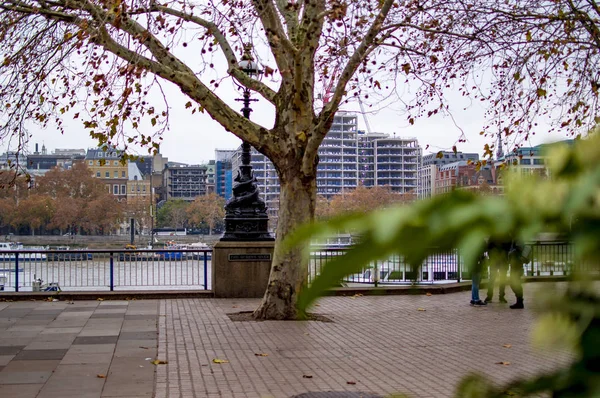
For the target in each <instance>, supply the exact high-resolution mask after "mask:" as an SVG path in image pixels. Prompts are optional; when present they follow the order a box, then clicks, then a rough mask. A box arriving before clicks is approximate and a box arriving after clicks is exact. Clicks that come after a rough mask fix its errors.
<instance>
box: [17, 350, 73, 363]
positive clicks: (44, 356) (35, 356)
mask: <svg viewBox="0 0 600 398" xmlns="http://www.w3.org/2000/svg"><path fill="white" fill-rule="evenodd" d="M67 351H68V350H67V349H48V350H23V351H21V352H19V353H18V354H17V356H16V357H15V358H14V359H13V361H25V360H52V359H63V357H64V356H65V354H66V353H67Z"/></svg>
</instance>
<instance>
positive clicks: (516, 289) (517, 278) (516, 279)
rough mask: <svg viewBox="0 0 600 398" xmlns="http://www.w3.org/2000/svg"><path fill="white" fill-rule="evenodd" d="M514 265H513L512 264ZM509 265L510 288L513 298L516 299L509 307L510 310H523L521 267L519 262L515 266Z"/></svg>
mask: <svg viewBox="0 0 600 398" xmlns="http://www.w3.org/2000/svg"><path fill="white" fill-rule="evenodd" d="M513 264H514V263H513ZM513 264H511V267H510V288H511V289H512V291H513V293H514V294H515V297H516V298H517V302H516V303H515V304H513V305H511V306H510V308H512V309H521V308H524V305H523V284H522V282H521V277H522V276H523V265H522V264H521V263H519V262H517V263H516V264H514V266H513Z"/></svg>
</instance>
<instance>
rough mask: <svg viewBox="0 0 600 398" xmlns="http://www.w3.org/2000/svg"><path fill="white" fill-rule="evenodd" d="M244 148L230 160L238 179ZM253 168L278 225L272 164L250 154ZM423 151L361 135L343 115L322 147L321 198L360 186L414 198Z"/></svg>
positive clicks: (352, 117)
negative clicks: (390, 191) (378, 187)
mask: <svg viewBox="0 0 600 398" xmlns="http://www.w3.org/2000/svg"><path fill="white" fill-rule="evenodd" d="M240 156H241V148H240V149H238V151H237V153H236V154H235V155H234V157H233V160H232V170H233V173H234V176H235V174H237V169H238V167H239V165H240V163H241V159H240ZM251 164H252V167H253V170H254V176H255V177H256V179H257V181H258V185H259V190H260V193H261V195H262V198H263V200H264V201H265V203H266V204H267V206H268V208H269V218H270V219H271V220H276V218H277V212H278V208H279V192H280V190H279V178H278V176H277V172H276V170H275V168H274V166H273V164H272V163H271V162H270V161H269V160H268V159H267V158H266V156H264V155H262V154H260V153H259V152H257V151H256V150H254V149H252V160H251ZM420 164H421V148H420V147H419V145H418V141H417V139H416V138H400V137H393V136H390V135H388V134H383V133H371V134H367V133H365V132H362V131H359V130H358V115H357V114H356V113H354V112H343V111H340V112H338V113H337V114H336V115H335V118H334V122H333V125H332V126H331V129H330V131H329V133H327V136H326V137H325V139H324V140H323V142H322V144H321V146H320V147H319V165H318V166H317V194H319V195H323V196H325V197H327V198H331V197H333V196H335V195H338V194H341V193H342V192H343V191H344V190H353V189H355V188H356V187H358V186H359V185H364V186H366V187H372V186H389V187H390V188H391V189H392V191H394V192H397V193H401V194H414V195H415V196H416V193H417V186H418V170H419V167H420Z"/></svg>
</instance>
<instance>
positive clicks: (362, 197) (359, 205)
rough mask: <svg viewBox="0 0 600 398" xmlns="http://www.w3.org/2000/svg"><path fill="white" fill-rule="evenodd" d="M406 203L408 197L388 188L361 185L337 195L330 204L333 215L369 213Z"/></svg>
mask: <svg viewBox="0 0 600 398" xmlns="http://www.w3.org/2000/svg"><path fill="white" fill-rule="evenodd" d="M405 201H407V196H406V195H404V194H399V193H395V192H394V191H392V190H391V188H390V187H388V186H384V187H381V186H377V187H369V188H367V187H365V186H363V185H359V186H358V187H357V188H356V189H353V190H351V191H349V192H344V193H342V194H341V195H336V196H335V197H334V198H333V199H332V200H331V202H330V207H331V210H330V211H331V214H333V215H335V214H342V213H358V212H367V211H370V210H373V209H377V208H381V207H387V206H389V205H391V204H393V203H397V202H405Z"/></svg>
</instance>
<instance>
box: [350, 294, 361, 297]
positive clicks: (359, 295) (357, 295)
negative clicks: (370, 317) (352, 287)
mask: <svg viewBox="0 0 600 398" xmlns="http://www.w3.org/2000/svg"><path fill="white" fill-rule="evenodd" d="M352 297H362V294H361V293H356V294H355V295H354V296H352Z"/></svg>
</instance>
